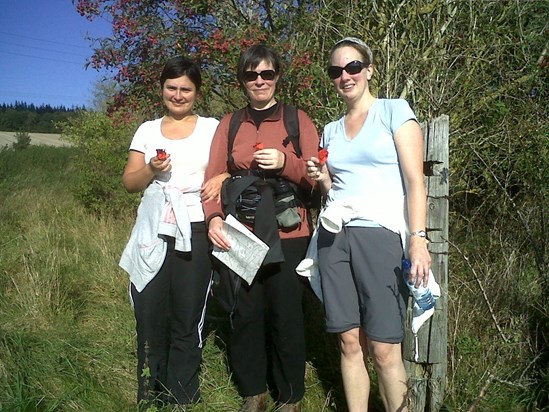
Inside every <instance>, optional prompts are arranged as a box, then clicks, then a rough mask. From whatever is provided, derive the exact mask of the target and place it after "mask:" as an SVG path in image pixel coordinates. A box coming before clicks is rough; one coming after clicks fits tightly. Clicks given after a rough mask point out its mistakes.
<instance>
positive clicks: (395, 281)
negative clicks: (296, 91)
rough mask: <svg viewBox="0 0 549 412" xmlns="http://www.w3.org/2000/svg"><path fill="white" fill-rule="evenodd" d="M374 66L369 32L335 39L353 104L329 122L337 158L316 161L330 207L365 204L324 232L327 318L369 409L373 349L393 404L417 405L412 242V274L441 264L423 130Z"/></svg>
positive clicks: (311, 169) (334, 57) (333, 73)
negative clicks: (409, 365) (410, 318)
mask: <svg viewBox="0 0 549 412" xmlns="http://www.w3.org/2000/svg"><path fill="white" fill-rule="evenodd" d="M373 73H374V66H373V56H372V52H371V50H370V48H369V47H368V46H367V45H366V44H365V43H364V42H363V41H362V40H360V39H357V38H354V37H348V38H345V39H343V40H341V41H339V42H338V43H336V44H335V46H334V47H333V48H332V51H331V55H330V66H329V67H328V76H329V77H330V78H331V79H332V82H333V84H334V87H335V89H336V92H337V93H338V94H339V96H340V97H341V98H342V99H343V100H344V102H345V103H346V105H347V112H346V113H345V115H344V116H343V117H342V118H340V119H338V120H336V121H334V122H331V123H329V124H327V125H326V127H325V128H324V133H323V136H322V139H321V146H322V148H323V149H326V150H327V152H328V157H327V161H326V162H325V163H324V162H322V164H321V162H320V161H319V159H317V158H311V159H310V160H309V161H308V174H309V176H310V177H312V178H314V179H315V180H316V181H317V182H318V183H319V186H320V188H321V190H322V192H323V194H324V195H325V196H326V208H330V207H332V209H331V210H332V211H333V210H334V209H335V210H349V208H350V209H351V210H353V211H354V212H355V213H354V214H353V216H354V218H352V219H351V220H350V221H347V222H346V224H345V225H344V227H343V228H342V230H341V231H340V232H338V233H333V230H332V231H329V230H326V229H325V228H324V227H323V226H322V225H321V226H320V227H319V232H318V266H319V270H320V275H321V282H322V291H323V292H322V293H323V301H324V306H325V312H326V326H327V331H328V332H331V333H337V334H338V335H339V342H340V351H341V372H342V377H343V384H344V388H345V397H346V399H347V404H348V407H349V411H350V412H354V411H365V410H367V409H368V398H369V388H370V381H369V375H368V369H367V365H366V359H367V357H368V355H370V356H371V358H372V361H373V364H374V367H375V369H376V372H377V375H378V382H379V390H380V395H381V399H382V401H383V403H384V406H385V409H386V410H387V411H406V410H407V405H406V393H407V376H406V371H405V369H404V364H403V361H402V355H401V343H402V340H403V338H404V327H403V325H404V317H405V314H406V297H407V289H406V285H405V284H404V282H403V280H402V276H400V273H401V268H400V266H401V261H402V258H403V256H404V248H406V249H407V250H406V255H407V257H408V259H409V260H410V261H411V263H412V268H411V271H410V272H411V275H410V277H411V280H412V281H414V282H417V283H418V284H419V283H420V282H423V283H424V284H427V279H428V274H429V268H430V264H431V258H430V256H429V252H428V250H427V245H426V243H427V242H426V233H425V223H426V203H427V202H426V193H425V187H424V184H423V136H422V133H421V129H420V127H419V125H418V123H417V120H416V117H415V115H414V113H413V111H412V110H411V108H410V106H409V105H408V103H407V102H406V101H405V100H402V99H378V98H375V97H374V96H372V94H371V93H370V90H369V87H368V85H369V82H370V80H371V78H372V75H373ZM338 206H339V207H340V209H338V208H337V207H338ZM342 206H343V207H342Z"/></svg>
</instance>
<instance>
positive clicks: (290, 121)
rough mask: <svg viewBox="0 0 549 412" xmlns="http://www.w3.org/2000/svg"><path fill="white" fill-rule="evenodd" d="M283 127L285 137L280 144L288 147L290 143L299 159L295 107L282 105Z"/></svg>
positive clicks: (297, 125) (297, 124) (297, 123)
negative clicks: (286, 134)
mask: <svg viewBox="0 0 549 412" xmlns="http://www.w3.org/2000/svg"><path fill="white" fill-rule="evenodd" d="M282 107H283V109H284V127H285V128H286V133H288V137H286V138H285V139H284V140H283V141H282V144H283V145H284V147H286V146H288V143H290V142H291V143H292V145H293V146H294V150H295V153H296V154H297V157H301V148H300V147H299V119H298V115H297V107H295V106H290V105H288V104H284V105H283V106H282Z"/></svg>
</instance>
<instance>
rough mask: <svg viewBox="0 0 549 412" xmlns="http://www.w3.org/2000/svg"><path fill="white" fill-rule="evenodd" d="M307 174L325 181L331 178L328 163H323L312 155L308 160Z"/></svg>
mask: <svg viewBox="0 0 549 412" xmlns="http://www.w3.org/2000/svg"><path fill="white" fill-rule="evenodd" d="M307 176H309V177H310V178H311V179H313V180H316V181H325V180H326V179H329V178H330V174H329V173H328V167H326V163H324V164H321V163H320V160H319V159H318V158H316V157H311V158H310V159H309V160H307Z"/></svg>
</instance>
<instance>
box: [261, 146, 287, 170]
mask: <svg viewBox="0 0 549 412" xmlns="http://www.w3.org/2000/svg"><path fill="white" fill-rule="evenodd" d="M253 158H254V160H255V161H256V162H257V165H258V166H259V167H260V168H262V169H265V170H276V169H282V167H283V166H284V161H285V160H286V155H285V154H284V153H283V152H281V151H280V150H278V149H261V150H256V151H255V152H254V154H253Z"/></svg>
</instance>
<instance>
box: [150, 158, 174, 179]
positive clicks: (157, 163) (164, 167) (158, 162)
mask: <svg viewBox="0 0 549 412" xmlns="http://www.w3.org/2000/svg"><path fill="white" fill-rule="evenodd" d="M149 165H150V167H151V169H152V171H153V173H154V175H155V176H156V175H158V174H161V173H167V172H169V171H170V170H172V165H171V161H170V155H167V156H166V158H165V159H160V158H159V157H158V156H155V157H153V158H152V159H151V161H150V163H149Z"/></svg>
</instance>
